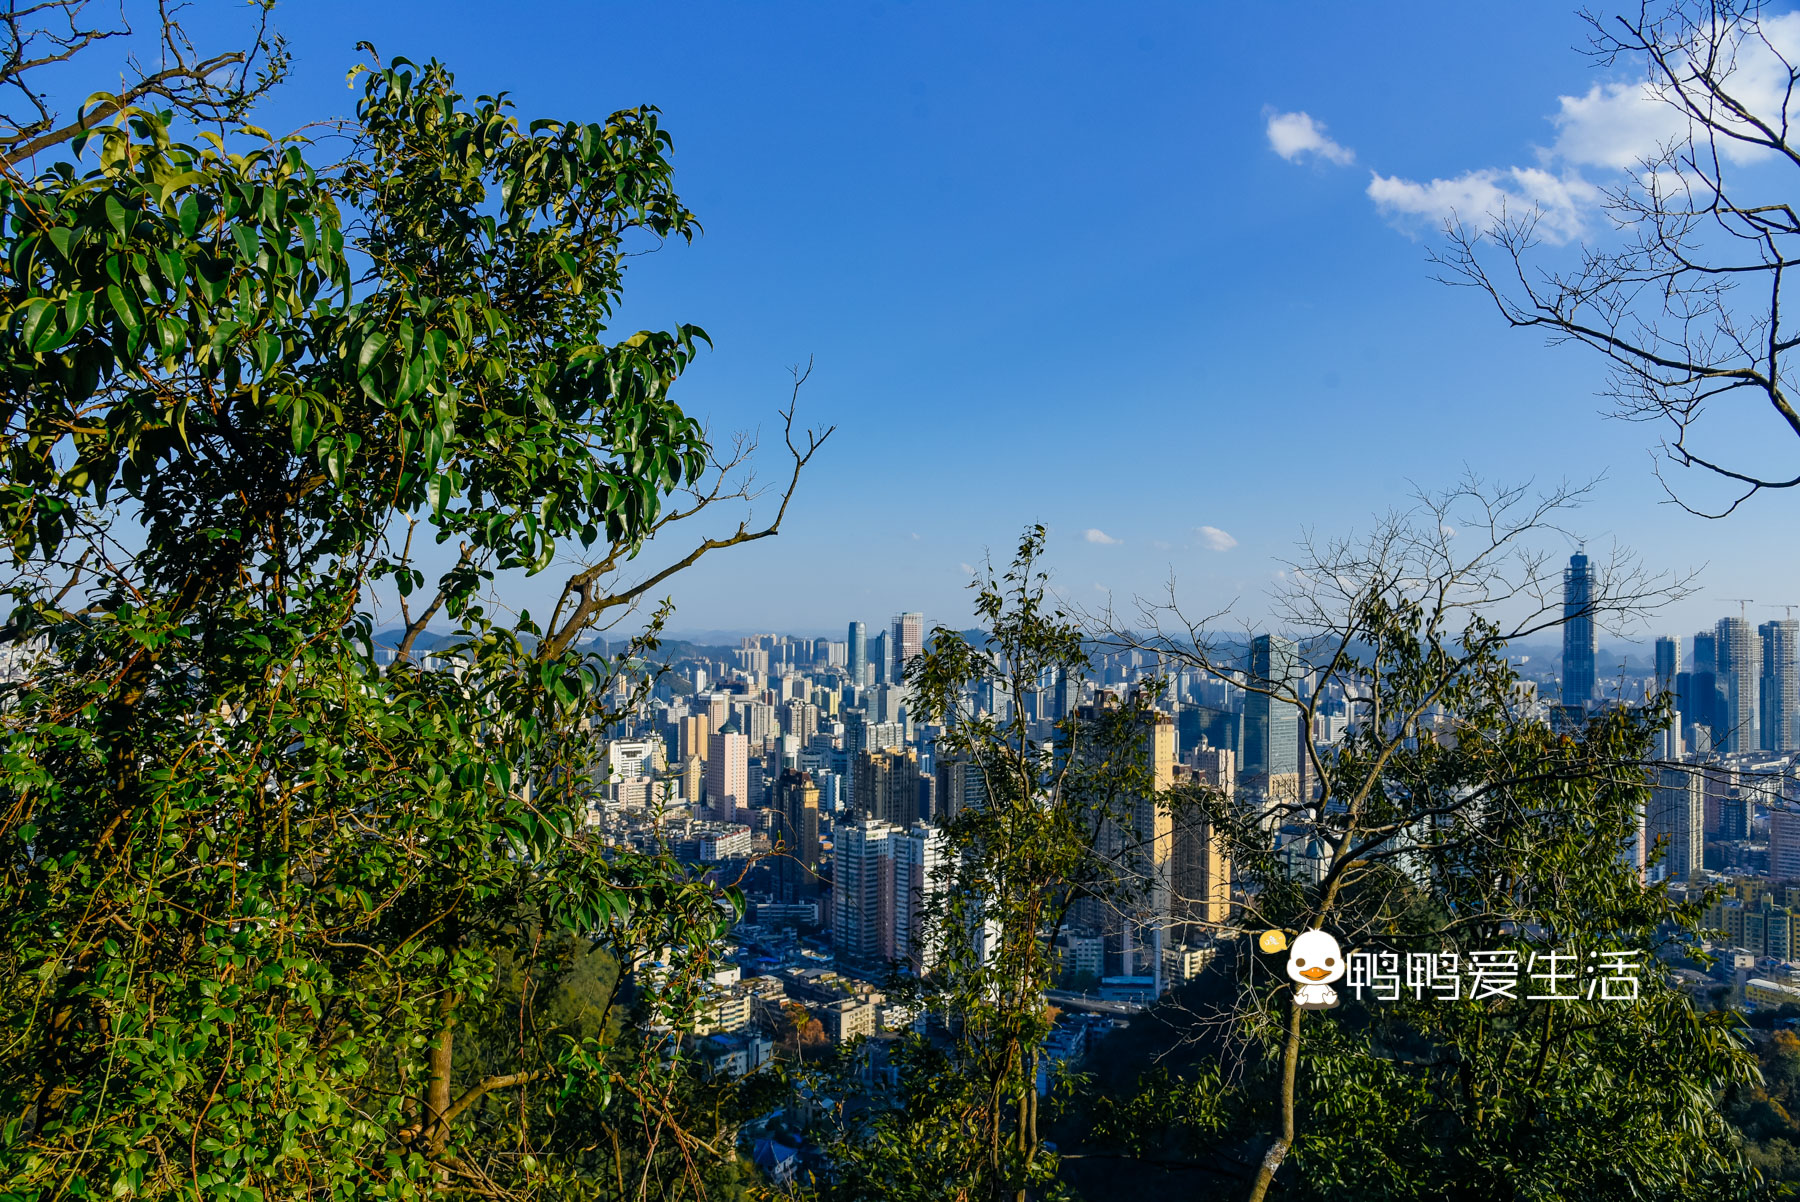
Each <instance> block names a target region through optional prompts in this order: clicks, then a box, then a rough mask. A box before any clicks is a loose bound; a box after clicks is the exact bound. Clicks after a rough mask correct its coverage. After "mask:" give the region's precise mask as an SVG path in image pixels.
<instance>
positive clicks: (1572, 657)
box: [1562, 551, 1599, 707]
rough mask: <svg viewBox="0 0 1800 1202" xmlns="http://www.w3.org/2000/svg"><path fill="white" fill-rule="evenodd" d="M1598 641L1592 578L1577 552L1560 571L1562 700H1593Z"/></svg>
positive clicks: (1566, 702)
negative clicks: (1564, 568) (1565, 568)
mask: <svg viewBox="0 0 1800 1202" xmlns="http://www.w3.org/2000/svg"><path fill="white" fill-rule="evenodd" d="M1598 651H1599V644H1598V642H1597V639H1596V632H1595V629H1594V577H1593V575H1592V573H1591V572H1589V570H1588V557H1587V556H1586V555H1584V554H1582V553H1581V552H1579V551H1577V552H1576V553H1575V554H1573V555H1571V556H1569V566H1568V569H1567V570H1566V571H1564V572H1563V661H1562V703H1563V704H1564V705H1571V706H1583V707H1585V706H1587V705H1588V704H1589V703H1591V702H1592V701H1593V700H1594V694H1595V692H1596V687H1595V686H1596V684H1597V682H1596V680H1595V671H1594V659H1595V656H1596V654H1597V652H1598Z"/></svg>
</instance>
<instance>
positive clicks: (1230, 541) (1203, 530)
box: [1194, 526, 1237, 551]
mask: <svg viewBox="0 0 1800 1202" xmlns="http://www.w3.org/2000/svg"><path fill="white" fill-rule="evenodd" d="M1194 533H1195V534H1196V535H1198V536H1199V537H1200V545H1201V546H1203V547H1205V548H1206V549H1207V550H1208V551H1229V550H1231V549H1232V548H1233V547H1235V546H1237V539H1235V538H1232V537H1231V536H1230V535H1229V534H1227V533H1225V532H1224V531H1223V530H1221V529H1219V528H1218V527H1217V526H1196V527H1194Z"/></svg>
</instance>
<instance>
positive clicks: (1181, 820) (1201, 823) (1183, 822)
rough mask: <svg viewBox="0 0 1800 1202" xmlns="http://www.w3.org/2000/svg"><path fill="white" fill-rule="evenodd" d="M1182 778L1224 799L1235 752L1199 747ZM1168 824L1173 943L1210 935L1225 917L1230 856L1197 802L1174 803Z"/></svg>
mask: <svg viewBox="0 0 1800 1202" xmlns="http://www.w3.org/2000/svg"><path fill="white" fill-rule="evenodd" d="M1186 777H1187V780H1188V781H1189V782H1190V783H1192V784H1195V785H1198V786H1200V787H1201V788H1204V789H1206V790H1208V791H1209V792H1212V793H1215V794H1222V795H1223V796H1224V797H1225V799H1226V800H1227V801H1228V802H1229V800H1230V799H1231V797H1232V796H1233V794H1234V793H1235V792H1236V788H1235V786H1236V783H1237V756H1236V755H1235V754H1233V753H1232V752H1231V751H1230V750H1228V749H1226V748H1218V749H1216V750H1215V749H1213V748H1207V747H1202V748H1199V749H1197V750H1195V751H1194V753H1193V754H1192V756H1191V757H1190V758H1189V762H1188V764H1187V765H1186ZM1178 779H1179V777H1178ZM1170 825H1171V828H1172V830H1171V840H1170V850H1169V877H1170V883H1169V894H1170V898H1169V907H1170V915H1169V917H1170V918H1171V920H1172V921H1173V922H1174V924H1175V930H1176V932H1177V936H1176V940H1175V941H1176V942H1181V943H1188V942H1193V941H1195V940H1197V939H1199V938H1201V937H1204V936H1208V935H1216V934H1217V933H1218V931H1219V928H1220V927H1221V926H1223V925H1224V924H1225V922H1226V921H1227V920H1228V919H1229V918H1230V917H1231V857H1230V856H1229V855H1228V854H1227V852H1226V848H1225V840H1224V837H1223V834H1222V832H1220V831H1219V830H1217V829H1216V828H1215V827H1214V826H1213V824H1212V823H1211V822H1210V821H1208V819H1207V817H1206V814H1205V813H1204V811H1203V810H1202V809H1201V808H1200V807H1199V806H1197V805H1193V804H1187V805H1182V806H1178V807H1176V809H1175V810H1174V812H1173V813H1172V815H1171V823H1170Z"/></svg>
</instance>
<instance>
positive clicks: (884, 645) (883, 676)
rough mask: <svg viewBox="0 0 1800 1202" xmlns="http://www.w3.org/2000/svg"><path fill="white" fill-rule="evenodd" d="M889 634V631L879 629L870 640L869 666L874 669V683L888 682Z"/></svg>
mask: <svg viewBox="0 0 1800 1202" xmlns="http://www.w3.org/2000/svg"><path fill="white" fill-rule="evenodd" d="M890 666H891V665H890V664H889V663H888V636H887V631H885V630H877V631H876V632H875V637H874V638H872V639H870V640H869V667H870V668H872V669H874V676H875V679H874V681H873V682H872V683H874V684H888V683H890V681H889V678H888V669H889V667H890Z"/></svg>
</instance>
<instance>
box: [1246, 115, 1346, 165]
mask: <svg viewBox="0 0 1800 1202" xmlns="http://www.w3.org/2000/svg"><path fill="white" fill-rule="evenodd" d="M1268 135H1269V145H1270V146H1271V147H1272V148H1273V149H1274V151H1275V153H1276V154H1278V155H1280V156H1281V157H1282V158H1284V159H1286V160H1287V161H1288V162H1290V163H1297V162H1299V161H1300V160H1301V159H1302V158H1304V157H1305V156H1307V155H1309V154H1310V155H1317V156H1318V157H1319V158H1322V159H1324V160H1326V161H1327V162H1331V163H1336V164H1337V165H1338V166H1340V167H1348V166H1349V165H1350V164H1351V163H1354V162H1355V161H1356V152H1355V151H1353V150H1351V149H1350V148H1349V147H1348V146H1340V145H1338V144H1337V143H1336V142H1334V141H1332V140H1331V139H1330V138H1328V137H1326V136H1325V127H1324V126H1323V125H1321V124H1319V123H1318V122H1317V121H1314V120H1313V119H1312V118H1311V117H1310V116H1309V115H1307V114H1306V113H1271V114H1270V115H1269V124H1268Z"/></svg>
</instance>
